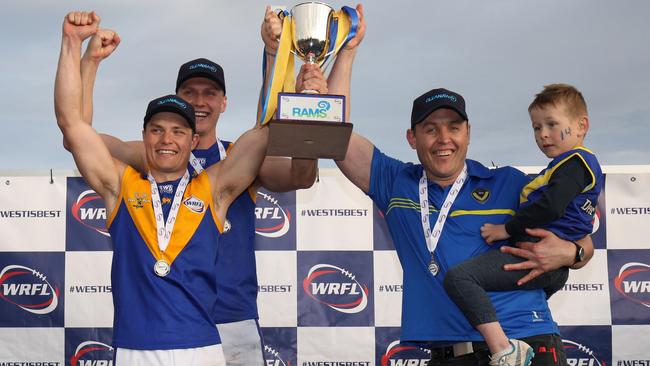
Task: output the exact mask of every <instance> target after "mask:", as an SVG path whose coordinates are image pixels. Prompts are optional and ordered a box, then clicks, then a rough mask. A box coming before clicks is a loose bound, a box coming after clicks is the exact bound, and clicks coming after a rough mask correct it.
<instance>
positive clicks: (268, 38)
mask: <svg viewBox="0 0 650 366" xmlns="http://www.w3.org/2000/svg"><path fill="white" fill-rule="evenodd" d="M261 33H262V40H263V41H264V48H265V50H266V52H268V53H270V54H273V55H274V54H276V53H277V52H278V46H279V45H280V43H279V42H278V40H279V39H280V34H281V33H282V21H281V20H280V17H278V14H277V13H276V12H275V11H273V9H271V7H270V6H268V5H267V6H266V12H265V14H264V22H262V31H261Z"/></svg>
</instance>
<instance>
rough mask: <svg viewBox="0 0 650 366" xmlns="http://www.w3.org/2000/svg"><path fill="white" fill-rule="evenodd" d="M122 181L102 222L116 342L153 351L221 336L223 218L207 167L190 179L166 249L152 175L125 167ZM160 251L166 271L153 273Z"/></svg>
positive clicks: (216, 339) (208, 342)
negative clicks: (108, 243)
mask: <svg viewBox="0 0 650 366" xmlns="http://www.w3.org/2000/svg"><path fill="white" fill-rule="evenodd" d="M121 184H122V186H121V189H120V195H119V199H118V206H117V208H116V209H115V210H114V211H113V212H112V213H111V216H110V217H109V218H108V221H107V226H108V230H109V232H110V234H111V238H112V240H113V265H112V271H111V281H112V289H113V290H112V291H113V305H114V308H115V317H114V321H113V347H121V348H129V349H137V350H154V349H174V348H192V347H203V346H208V345H213V344H219V343H221V341H220V339H219V335H218V333H217V330H216V328H215V327H214V322H213V321H212V316H211V315H212V314H211V310H212V309H211V308H212V306H213V304H215V303H216V293H217V285H216V277H217V275H216V268H217V266H216V262H217V249H218V243H219V237H220V236H221V231H222V225H221V223H220V222H219V220H218V219H217V217H216V215H215V210H214V208H213V200H212V192H211V188H210V182H209V179H208V176H207V174H205V173H203V174H200V175H198V176H197V177H194V178H192V179H191V180H190V183H189V185H188V186H187V188H186V190H185V193H184V195H183V199H182V201H181V206H180V209H179V211H178V216H177V219H176V224H175V225H174V230H173V232H172V235H171V239H170V241H169V245H168V247H167V248H166V250H165V251H164V252H163V253H161V251H160V249H159V248H158V238H157V235H156V220H155V217H154V211H153V206H152V203H151V186H150V183H149V181H148V180H147V179H146V178H145V177H143V176H142V175H141V174H140V173H138V172H137V171H136V170H134V169H133V168H131V167H127V168H126V169H125V171H124V175H123V176H122V183H121ZM163 199H164V196H163ZM160 258H164V259H165V260H166V261H167V262H168V263H170V264H171V271H170V273H169V274H168V275H167V276H165V277H159V276H157V275H156V274H155V273H154V263H155V262H156V261H157V260H158V259H160Z"/></svg>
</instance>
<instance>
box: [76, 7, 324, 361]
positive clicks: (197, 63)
mask: <svg viewBox="0 0 650 366" xmlns="http://www.w3.org/2000/svg"><path fill="white" fill-rule="evenodd" d="M279 29H280V24H279V18H278V17H277V16H274V14H273V12H272V10H271V9H270V7H267V9H266V16H265V20H264V22H263V24H262V30H261V32H262V39H263V40H264V43H265V53H266V57H267V65H272V64H273V63H272V62H271V61H272V58H273V57H274V54H275V51H276V49H277V37H278V36H279ZM110 32H111V31H108V30H99V31H98V33H97V35H96V36H95V37H93V38H92V39H91V40H90V42H89V44H88V48H87V49H86V52H85V53H84V56H83V58H82V60H81V69H82V79H83V85H84V95H85V98H84V114H85V115H86V116H87V117H86V118H85V120H87V121H90V120H91V119H92V99H91V98H90V97H92V92H93V85H94V80H95V75H96V73H97V69H98V67H99V64H100V62H101V61H102V60H103V59H104V58H106V57H108V56H109V55H110V54H111V53H112V51H113V50H114V47H109V46H110V45H111V42H108V41H107V39H112V38H111V33H110ZM106 33H107V34H106ZM102 37H103V38H105V39H103V40H102ZM313 68H314V66H313V65H311V66H310V65H303V71H301V72H300V73H299V74H298V78H297V81H296V87H297V90H303V89H313V90H318V91H319V92H321V93H326V92H327V90H326V83H325V81H324V80H323V79H322V78H320V77H318V76H319V75H318V74H315V73H313V72H308V71H304V70H311V69H313ZM266 75H269V73H268V72H267V73H266ZM175 92H176V95H178V96H180V97H182V98H184V99H185V100H187V101H188V102H189V103H190V104H191V105H192V106H193V107H194V110H195V111H194V113H195V117H196V130H197V133H198V135H199V142H198V145H197V146H196V147H195V148H194V149H193V151H192V155H191V160H190V162H191V167H190V170H191V171H192V172H199V171H201V170H203V169H205V168H207V167H209V166H212V165H213V164H215V163H217V162H219V161H220V160H222V159H224V158H225V157H226V156H227V155H229V151H230V149H231V147H232V146H233V144H232V143H231V142H228V141H223V140H221V139H219V138H218V133H217V123H218V121H219V117H220V116H221V114H222V113H223V112H225V110H226V107H227V102H228V98H227V96H226V82H225V77H224V71H223V68H222V67H221V66H220V65H219V64H217V63H215V62H213V61H210V60H208V59H205V58H199V59H195V60H191V61H188V62H186V63H184V64H183V65H181V66H180V68H179V71H178V76H177V78H176V87H175ZM89 96H90V97H89ZM102 137H103V139H104V142H105V143H106V144H107V146H108V148H109V151H110V153H111V155H112V156H113V157H115V158H117V159H119V160H121V161H124V162H126V163H127V164H129V165H132V166H134V167H136V168H137V169H138V170H141V171H142V170H143V169H144V166H145V164H144V163H145V161H144V154H143V148H144V146H143V144H142V142H141V141H129V142H124V141H121V140H119V139H117V138H115V137H113V136H109V135H102ZM317 169H318V168H317V161H316V160H311V159H288V158H281V157H266V158H265V160H264V162H263V164H262V166H261V168H260V171H259V174H258V176H257V177H256V180H255V182H254V183H253V184H252V185H251V186H250V187H249V189H248V190H247V192H244V193H243V194H241V195H240V196H239V197H238V198H237V199H236V200H235V202H234V203H233V204H232V205H231V207H230V210H229V211H228V217H227V220H226V223H225V225H226V229H227V232H225V233H224V235H223V236H222V240H221V241H220V245H219V257H218V262H217V264H216V266H217V285H218V291H217V293H218V295H217V304H216V306H215V307H214V310H213V311H212V316H213V318H214V320H215V322H216V323H217V324H216V325H217V327H218V329H219V333H220V335H221V340H222V345H223V349H224V353H225V355H226V360H227V362H228V365H251V364H258V363H262V362H263V349H262V340H261V337H260V329H259V324H258V321H257V320H258V318H259V315H258V309H257V288H258V283H257V273H256V262H255V252H254V239H255V213H254V210H255V198H256V194H257V190H258V189H259V187H260V186H264V187H265V188H266V189H268V190H271V191H275V192H284V191H290V190H296V189H302V188H308V187H310V186H311V185H312V184H313V183H314V180H315V177H316V174H317Z"/></svg>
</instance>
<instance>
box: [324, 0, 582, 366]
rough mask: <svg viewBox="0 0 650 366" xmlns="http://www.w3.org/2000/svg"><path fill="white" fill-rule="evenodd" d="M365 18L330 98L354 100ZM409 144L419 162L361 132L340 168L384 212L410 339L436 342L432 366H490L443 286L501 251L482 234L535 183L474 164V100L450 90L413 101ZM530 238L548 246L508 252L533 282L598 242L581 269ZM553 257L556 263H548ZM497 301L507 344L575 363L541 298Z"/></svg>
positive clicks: (332, 80) (564, 246) (554, 244)
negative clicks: (465, 264) (475, 260)
mask: <svg viewBox="0 0 650 366" xmlns="http://www.w3.org/2000/svg"><path fill="white" fill-rule="evenodd" d="M358 10H360V25H359V32H358V35H357V37H356V38H355V39H353V40H351V41H350V43H348V45H347V46H346V47H345V49H344V50H342V51H341V52H340V53H339V55H338V58H337V60H336V63H335V65H334V67H333V71H332V73H331V74H330V77H329V79H328V88H329V91H330V92H331V93H333V94H344V95H346V96H348V98H347V101H348V102H349V100H350V98H349V94H350V93H349V92H350V76H351V70H352V63H353V60H354V56H355V53H356V49H357V46H358V44H359V43H360V41H361V40H362V38H363V35H364V33H365V22H364V20H363V9H362V8H361V9H359V8H358ZM346 110H348V111H349V108H346ZM407 140H408V143H409V145H410V146H411V147H412V148H413V149H414V150H416V152H417V155H418V160H419V164H412V163H403V162H401V161H398V160H396V159H393V158H391V157H389V156H387V155H385V154H383V153H382V152H381V151H380V150H379V149H377V148H376V147H375V146H374V145H373V144H372V143H371V142H370V141H369V140H367V139H365V138H364V137H362V136H360V135H357V134H353V135H352V137H351V138H350V144H349V147H348V151H347V154H346V157H345V159H344V160H341V161H337V162H336V163H337V165H338V166H339V168H340V169H341V171H342V172H343V174H345V176H346V177H347V178H348V179H350V181H352V183H354V184H355V185H356V186H357V187H359V188H360V189H361V190H363V191H364V192H365V193H367V194H368V195H369V196H370V197H371V198H372V199H373V201H374V202H375V203H376V204H377V205H378V207H379V208H380V209H381V210H382V211H383V212H384V213H385V217H386V222H387V224H388V227H389V230H390V233H391V236H392V238H393V241H394V244H395V248H396V250H397V254H398V256H399V258H400V262H401V264H402V268H403V271H404V277H403V278H404V279H403V281H404V284H403V285H404V292H403V295H402V296H403V297H402V335H401V340H402V341H412V342H424V343H427V344H428V347H429V348H430V349H431V351H432V358H431V361H430V363H429V365H439V364H452V363H453V364H454V365H487V364H488V363H490V359H489V355H490V352H489V350H488V349H487V346H486V345H485V344H484V343H483V342H481V341H482V337H481V335H480V334H479V333H478V332H477V331H476V330H475V329H474V328H473V327H472V326H471V325H470V324H469V322H468V321H467V320H466V319H465V317H464V316H463V315H462V313H461V312H460V311H459V309H458V308H457V307H456V305H455V304H454V303H453V302H452V301H451V300H450V299H449V297H448V296H447V294H446V292H445V290H444V287H443V280H444V278H445V273H446V272H447V270H448V269H449V268H450V267H452V266H454V265H455V264H457V263H460V262H462V261H464V260H466V259H468V258H470V257H473V256H476V255H478V254H481V253H483V252H485V251H487V250H494V249H491V247H489V246H487V244H486V243H485V242H484V240H483V239H482V238H481V235H480V227H481V225H482V224H483V223H485V222H505V221H506V219H507V218H509V217H510V216H511V215H512V214H514V211H515V210H516V209H517V208H518V206H519V199H518V198H519V192H520V191H521V189H522V187H523V186H524V185H525V184H526V183H527V181H528V179H527V178H526V176H525V175H524V174H523V173H521V172H520V171H518V170H516V169H514V168H510V167H505V168H499V169H493V170H492V169H488V168H486V167H484V166H483V165H481V164H480V163H479V162H476V161H473V160H469V159H467V150H468V147H469V140H470V125H469V122H468V118H467V113H466V111H465V101H464V99H463V97H462V96H460V95H459V94H457V93H454V92H452V91H449V90H446V89H433V90H431V91H429V92H427V93H424V94H423V95H421V96H420V97H418V98H416V99H415V100H414V102H413V110H412V114H411V126H410V129H409V130H408V131H407ZM529 234H531V235H534V236H540V237H542V240H541V242H540V243H537V244H532V243H526V244H525V245H524V246H523V247H522V248H510V249H504V250H507V251H510V252H513V253H515V254H519V255H521V256H524V257H525V258H526V259H528V260H527V261H524V262H522V263H520V264H517V265H514V266H513V267H512V268H513V269H519V270H531V272H530V273H528V272H525V271H522V276H524V275H525V277H524V281H526V280H530V279H531V278H533V277H535V276H536V275H537V274H539V273H542V272H544V271H546V270H549V269H552V268H558V267H561V266H571V267H572V268H579V267H581V266H582V265H584V264H585V263H586V261H587V260H588V259H589V258H590V257H591V255H592V254H593V245H592V243H591V240H590V239H589V238H585V239H583V240H581V241H580V244H581V245H583V246H584V247H585V250H586V252H587V256H586V257H585V259H584V260H583V261H580V262H576V261H575V260H574V258H575V252H576V247H575V246H574V245H573V244H572V243H570V242H566V241H563V240H561V239H559V238H557V237H556V236H554V235H553V234H551V233H550V232H547V231H544V230H535V231H531V232H529ZM529 244H530V245H529ZM548 251H551V252H553V253H554V255H553V256H548V255H547V253H548ZM491 300H492V302H493V304H494V305H495V308H496V309H497V315H498V317H499V320H500V321H501V324H502V326H503V328H504V330H505V332H506V333H507V334H508V336H509V337H512V338H518V339H522V340H524V341H525V342H527V343H528V344H530V345H531V346H532V347H533V349H534V351H535V353H536V356H535V357H534V358H533V361H532V364H533V365H563V364H566V356H565V354H564V351H563V348H562V341H561V339H560V337H559V334H558V333H559V332H558V327H557V324H556V323H555V322H554V321H553V318H552V316H551V313H550V310H549V308H548V304H547V302H546V298H545V294H544V292H543V291H542V290H535V291H508V292H505V291H504V292H495V293H491ZM506 364H507V363H506Z"/></svg>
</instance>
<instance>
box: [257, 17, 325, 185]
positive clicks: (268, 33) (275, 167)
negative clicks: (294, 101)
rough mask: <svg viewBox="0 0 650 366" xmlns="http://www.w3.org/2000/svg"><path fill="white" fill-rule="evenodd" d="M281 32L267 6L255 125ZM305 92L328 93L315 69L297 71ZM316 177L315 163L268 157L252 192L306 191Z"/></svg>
mask: <svg viewBox="0 0 650 366" xmlns="http://www.w3.org/2000/svg"><path fill="white" fill-rule="evenodd" d="M281 32H282V23H281V21H280V18H279V17H278V15H277V14H276V13H275V12H274V11H273V9H271V7H270V6H267V7H266V12H265V14H264V21H263V22H262V30H261V34H262V40H263V41H264V53H265V55H266V64H265V71H264V79H263V81H262V88H261V91H260V98H259V103H258V108H257V119H258V121H259V119H260V118H261V113H262V100H263V98H264V97H265V93H266V92H267V89H268V88H269V84H270V77H271V74H272V70H273V64H274V61H275V55H276V53H277V51H278V45H279V43H278V39H279V38H280V34H281ZM304 89H313V90H317V91H318V92H319V93H321V94H325V93H327V82H326V81H325V78H324V77H323V75H322V72H321V71H320V69H319V68H318V66H316V65H303V67H301V68H300V72H299V73H298V76H297V81H296V90H297V91H302V90H304ZM317 174H318V160H315V159H299V158H284V157H278V156H267V157H266V158H265V159H264V162H263V164H262V167H261V168H260V171H259V175H258V179H257V184H256V187H255V188H257V186H259V185H262V186H264V187H265V188H266V189H268V190H271V191H274V192H287V191H293V190H296V189H303V188H309V187H311V186H312V185H313V184H314V181H315V180H316V175H317Z"/></svg>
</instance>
